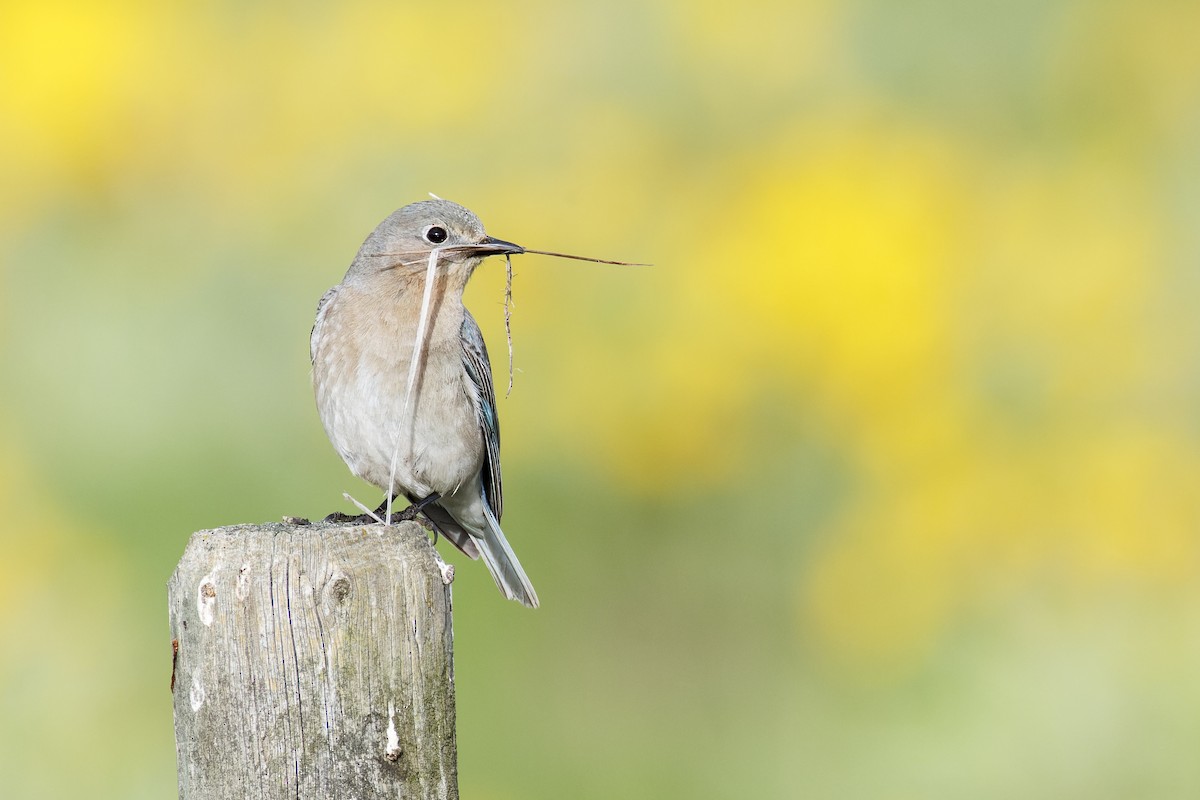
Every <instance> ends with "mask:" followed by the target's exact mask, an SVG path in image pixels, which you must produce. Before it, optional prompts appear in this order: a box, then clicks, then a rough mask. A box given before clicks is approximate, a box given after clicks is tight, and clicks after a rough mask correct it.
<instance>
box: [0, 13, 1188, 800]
mask: <svg viewBox="0 0 1200 800" xmlns="http://www.w3.org/2000/svg"><path fill="white" fill-rule="evenodd" d="M1198 31H1200V5H1197V4H1196V3H1195V2H1193V0H1157V1H1156V2H1152V3H1143V2H1134V1H1133V0H1100V1H1099V2H1085V1H1084V0H1038V1H1037V2H1033V1H1032V0H1016V2H1000V0H967V2H951V1H950V0H916V1H915V2H909V3H899V2H888V1H887V0H786V1H780V2H770V1H769V0H767V1H764V2H757V1H755V0H751V2H748V3H742V4H739V5H738V7H737V10H736V11H735V10H722V8H721V7H720V6H719V5H714V4H697V3H692V2H684V1H683V0H674V1H672V2H660V3H652V4H646V3H640V2H632V1H631V0H612V1H611V2H607V3H571V4H562V3H552V2H544V1H539V0H513V2H508V3H503V4H501V3H483V2H465V3H453V4H442V5H437V4H428V3H426V4H419V5H416V4H410V3H404V2H401V3H396V2H368V1H365V0H347V1H346V2H341V3H338V4H336V5H334V4H321V3H302V4H291V3H289V4H284V3H241V2H224V3H209V4H202V5H199V6H195V7H193V6H189V5H186V4H164V3H154V2H148V1H141V0H121V1H117V2H110V3H103V4H101V3H90V2H82V1H81V2H62V1H59V0H53V1H51V2H40V3H32V2H31V3H20V2H10V3H6V4H4V5H3V7H2V10H0V204H2V207H0V260H2V271H0V359H2V362H0V363H2V367H3V369H2V372H0V519H2V522H0V785H3V787H4V789H3V794H4V796H5V797H10V798H62V797H76V796H87V797H92V798H122V800H129V799H131V798H162V797H171V796H173V793H174V792H175V760H174V759H175V755H174V747H173V734H172V724H171V706H170V695H169V693H168V691H167V680H168V675H169V672H170V653H169V632H168V628H167V620H166V593H165V583H166V581H167V578H168V577H169V576H170V574H171V571H172V570H173V568H174V565H175V563H176V561H177V559H178V558H179V556H180V555H181V554H182V552H183V548H184V546H185V544H186V542H187V538H188V536H189V534H190V533H191V532H192V531H194V530H197V529H203V528H211V527H217V526H220V525H225V524H231V523H238V522H258V521H269V520H278V519H279V518H280V517H281V516H282V515H284V514H292V515H300V516H309V517H318V516H321V515H324V514H326V513H328V512H330V511H333V510H337V509H340V510H350V508H349V506H348V504H346V503H345V502H344V501H343V500H342V492H343V491H349V492H351V493H352V494H354V495H355V496H357V497H359V498H360V499H362V500H363V501H364V502H367V503H370V504H372V505H373V504H374V502H375V501H376V499H377V497H376V495H377V494H378V492H377V491H376V490H374V489H373V488H370V487H367V486H366V485H365V484H362V483H360V482H358V481H356V480H355V479H353V478H352V477H351V476H350V474H349V472H348V471H347V470H346V468H345V467H344V466H343V464H342V463H341V461H340V460H339V459H338V458H337V456H336V455H335V454H334V452H333V450H332V448H331V447H330V445H329V444H328V442H327V441H326V439H325V435H324V433H323V431H322V429H321V426H320V423H319V421H318V419H317V416H316V412H315V409H314V406H313V401H312V396H311V389H310V386H309V364H308V334H309V328H310V326H311V323H312V317H313V313H314V310H315V306H316V301H317V299H318V298H319V297H320V296H321V294H322V292H324V291H325V289H326V288H328V287H329V286H331V285H333V284H334V283H337V282H338V281H339V280H340V279H341V276H342V274H343V272H344V270H345V268H346V266H347V265H348V264H349V262H350V259H351V258H352V257H353V255H354V253H355V251H356V249H357V248H358V246H359V244H360V243H361V242H362V240H363V238H365V237H366V235H367V234H368V233H369V232H370V231H371V230H372V228H373V227H374V226H375V225H376V224H377V223H378V222H379V221H380V220H382V219H383V218H384V217H385V216H386V215H387V214H388V213H390V212H391V211H392V210H393V209H395V208H397V207H399V206H401V205H404V204H406V203H408V202H411V201H414V200H419V199H423V198H424V197H425V196H426V193H427V192H435V193H437V194H438V195H440V196H442V197H445V198H448V199H452V200H455V201H458V202H460V203H462V204H464V205H466V206H468V207H469V208H471V209H473V210H474V211H476V212H477V213H478V214H479V215H480V216H481V217H482V218H483V220H484V221H485V223H486V224H487V226H488V231H489V233H491V234H492V235H495V236H499V237H502V238H506V239H510V240H513V241H516V242H519V243H522V244H524V245H527V246H530V247H536V248H544V249H553V250H563V251H567V252H573V253H581V254H584V255H591V256H598V257H602V258H615V259H626V260H634V261H649V262H653V264H654V266H653V267H652V268H623V267H607V266H601V265H587V264H580V263H576V262H566V261H559V260H554V259H547V258H542V257H537V256H525V257H520V258H518V259H517V260H516V261H515V266H516V272H517V274H516V278H515V282H514V288H513V291H514V295H515V308H514V315H513V336H514V340H515V342H514V345H515V355H516V368H517V374H516V385H515V388H514V389H513V391H512V395H511V396H510V397H509V398H507V399H504V400H502V401H501V406H500V413H501V418H502V422H503V426H502V427H503V433H504V439H503V442H504V468H505V490H506V502H505V510H506V512H507V513H506V514H505V518H504V523H505V530H506V532H507V533H508V535H509V538H510V540H511V541H512V542H513V544H514V546H515V548H516V550H517V551H518V552H519V553H520V556H521V559H522V561H523V562H524V564H525V566H526V568H527V570H528V572H529V573H530V575H531V576H532V578H533V581H534V583H535V585H536V586H537V588H538V591H539V593H540V594H541V598H542V601H543V604H544V607H543V608H542V609H541V610H539V611H537V612H529V611H526V610H524V609H522V608H520V607H519V606H517V605H516V604H513V603H508V602H505V601H503V600H502V599H501V597H500V596H499V595H498V594H497V592H496V589H495V588H494V586H493V585H492V583H491V580H490V579H489V577H488V575H487V572H486V570H484V569H483V568H482V567H481V566H479V565H477V564H469V565H463V564H462V560H461V559H459V560H458V563H459V564H460V569H459V577H458V579H457V581H456V582H455V584H454V599H455V640H456V647H457V652H456V655H457V682H458V698H459V704H458V708H459V719H458V733H459V745H460V764H459V769H460V776H461V787H462V793H463V796H464V797H470V798H480V799H487V800H505V799H508V798H514V799H515V798H562V797H571V798H584V799H587V798H611V797H662V798H668V797H687V798H729V797H770V798H792V797H815V798H838V799H839V800H840V799H842V798H846V799H855V798H962V797H972V798H1013V797H1022V798H1088V800H1094V799H1095V798H1147V797H1155V798H1185V797H1189V798H1190V797H1196V796H1200V762H1197V760H1196V752H1197V748H1200V677H1198V676H1200V558H1198V557H1200V539H1198V536H1200V487H1198V483H1200V315H1198V314H1197V313H1196V311H1195V306H1196V297H1197V292H1198V291H1200V271H1198V269H1197V268H1198V266H1200V224H1198V223H1200V48H1197V47H1196V46H1195V42H1196V35H1197V32H1198ZM503 273H504V269H503V262H502V261H500V260H498V259H494V260H493V261H492V262H489V263H488V264H487V265H485V267H484V268H483V269H482V270H481V271H480V272H479V273H478V274H477V277H476V278H475V280H474V282H473V284H472V286H471V289H470V291H469V293H468V305H469V306H470V307H471V308H472V309H473V311H474V313H475V316H476V317H477V318H478V319H479V321H480V324H481V325H482V327H483V328H484V332H485V335H486V336H487V337H488V339H489V341H490V342H491V349H492V355H493V362H494V363H493V366H494V368H495V372H496V373H497V376H498V383H500V384H501V385H502V384H503V383H504V382H505V380H504V377H503V376H504V373H505V372H506V364H505V363H504V362H505V347H504V339H503V337H504V329H503V308H502V297H503V286H504V274H503ZM441 549H442V551H443V553H444V554H447V555H448V553H447V551H448V548H446V547H445V546H444V545H443V546H442V548H441Z"/></svg>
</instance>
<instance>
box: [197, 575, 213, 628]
mask: <svg viewBox="0 0 1200 800" xmlns="http://www.w3.org/2000/svg"><path fill="white" fill-rule="evenodd" d="M196 610H197V611H198V612H199V613H200V621H201V622H203V623H204V624H205V625H212V624H213V620H214V619H216V617H217V587H216V585H215V584H214V583H213V575H212V573H211V572H210V573H208V574H207V575H205V576H204V577H203V578H201V579H200V585H199V586H198V587H197V588H196Z"/></svg>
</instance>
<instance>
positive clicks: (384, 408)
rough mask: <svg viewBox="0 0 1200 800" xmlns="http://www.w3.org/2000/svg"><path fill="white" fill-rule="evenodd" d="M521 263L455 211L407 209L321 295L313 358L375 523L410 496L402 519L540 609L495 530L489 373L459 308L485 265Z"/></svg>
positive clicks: (450, 207) (330, 425) (497, 510)
mask: <svg viewBox="0 0 1200 800" xmlns="http://www.w3.org/2000/svg"><path fill="white" fill-rule="evenodd" d="M522 252H525V250H524V249H523V248H521V247H520V246H518V245H515V244H512V243H511V242H505V241H502V240H500V239H493V238H492V237H490V236H488V235H487V234H486V233H485V232H484V230H483V224H482V223H481V222H480V221H479V218H478V217H476V216H475V215H474V214H473V213H471V212H470V211H468V210H467V209H465V208H463V207H462V206H460V205H457V204H455V203H451V202H448V201H446V200H440V199H434V200H427V201H424V202H419V203H413V204H412V205H408V206H405V207H404V208H401V209H399V210H398V211H396V212H394V213H393V214H392V215H391V216H389V217H388V218H387V219H385V220H384V221H383V222H382V223H381V224H380V225H379V227H377V228H376V229H375V231H374V232H373V233H372V234H371V235H370V236H368V237H367V240H366V241H365V242H364V243H363V245H362V247H361V248H360V249H359V251H358V255H357V256H356V257H355V258H354V261H353V262H352V263H351V264H350V268H349V270H347V272H346V276H345V277H344V278H343V279H342V282H341V283H340V284H338V285H337V286H335V287H333V288H332V289H330V290H329V291H328V292H326V293H325V296H324V297H322V298H321V301H320V303H318V305H317V319H316V323H315V324H314V326H313V330H312V338H311V343H310V344H311V349H310V353H311V356H312V365H313V388H314V390H315V393H316V399H317V409H318V411H319V413H320V416H321V422H322V424H323V425H324V426H325V432H326V433H327V434H328V435H329V439H330V441H331V442H333V446H334V448H335V449H336V450H337V452H338V455H340V456H341V457H342V459H343V460H344V461H345V462H346V464H347V465H348V466H349V467H350V471H351V472H353V473H354V474H355V475H357V476H358V477H360V478H362V479H364V480H366V481H368V482H370V483H372V484H374V485H376V486H378V487H379V488H381V489H383V490H384V492H385V493H386V495H385V498H384V503H383V504H382V505H381V506H380V509H379V510H378V511H377V512H376V513H377V514H382V513H384V512H385V509H386V511H387V512H389V514H390V510H391V499H392V498H394V497H405V498H407V499H408V500H409V502H410V503H412V505H411V506H409V508H408V509H407V510H406V512H405V515H404V516H406V517H409V518H411V516H412V515H413V514H415V513H416V512H419V513H421V514H423V515H424V516H425V517H426V519H427V520H428V521H429V523H430V524H431V525H432V527H433V529H434V530H435V531H437V532H438V533H440V534H442V535H443V536H445V537H446V538H447V539H449V540H450V541H451V542H453V543H454V545H455V546H456V547H458V549H460V550H462V551H463V552H464V553H466V554H467V555H468V556H470V557H471V558H475V559H477V558H479V557H480V556H482V557H483V561H484V563H485V564H486V565H487V568H488V571H489V572H490V573H491V575H492V578H493V579H494V580H495V581H496V585H497V586H498V587H500V591H501V592H503V593H504V596H505V597H507V598H509V599H511V600H516V601H518V602H520V603H524V604H525V605H526V606H529V607H531V608H536V607H537V605H538V597H537V592H535V591H534V589H533V585H532V584H531V583H530V582H529V578H528V577H527V576H526V575H525V570H523V569H522V568H521V562H520V561H518V560H517V556H516V554H514V553H513V551H512V548H511V547H510V546H509V544H508V541H507V540H506V539H505V538H504V532H503V531H502V530H501V529H500V515H501V512H502V510H503V501H502V499H501V483H500V428H499V424H498V421H497V418H496V396H495V389H494V388H493V385H492V370H491V364H490V362H489V361H488V354H487V348H486V347H485V346H484V342H483V335H482V334H481V333H480V331H479V326H478V325H476V324H475V320H474V319H473V318H472V317H471V314H470V313H469V312H468V311H467V309H466V308H465V307H464V306H463V290H464V289H465V288H466V285H467V281H468V280H470V278H471V274H472V273H473V272H474V271H475V268H476V267H478V266H479V265H480V263H482V261H483V259H484V258H486V257H487V256H491V255H511V254H516V253H522ZM395 518H396V517H392V519H395ZM389 521H390V520H389Z"/></svg>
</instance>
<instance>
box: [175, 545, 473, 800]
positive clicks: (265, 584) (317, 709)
mask: <svg viewBox="0 0 1200 800" xmlns="http://www.w3.org/2000/svg"><path fill="white" fill-rule="evenodd" d="M443 568H444V569H443ZM444 573H445V575H444ZM443 576H444V577H443ZM452 576H453V572H452V571H451V570H450V568H446V567H445V565H443V564H441V562H440V559H438V558H437V555H436V553H435V552H434V549H433V546H432V544H431V543H430V541H429V539H428V537H427V536H426V534H425V532H424V530H422V529H421V528H420V527H419V526H418V525H416V524H415V523H411V522H410V523H402V524H400V525H396V526H393V527H391V528H385V527H383V526H382V525H371V526H353V525H351V526H340V525H333V524H324V523H319V524H315V525H284V524H273V525H237V526H233V527H228V528H218V529H216V530H211V531H200V532H198V533H196V534H194V535H193V536H192V538H191V541H190V542H189V543H188V546H187V550H186V551H185V552H184V554H183V558H182V559H181V560H180V562H179V566H178V567H176V569H175V574H174V575H173V576H172V577H171V580H170V582H169V584H168V596H169V604H170V619H171V636H172V637H173V639H174V640H175V646H176V647H177V649H176V652H175V660H176V663H175V666H174V673H173V675H172V689H171V690H172V693H173V695H174V703H175V746H176V751H177V754H178V760H179V796H180V798H181V800H245V798H247V797H254V798H280V799H282V798H289V799H290V800H296V798H302V799H303V800H307V799H308V798H312V799H313V800H318V799H320V800H323V799H324V798H335V797H336V798H354V799H355V800H373V798H383V797H387V798H408V797H411V798H449V799H451V800H456V798H458V775H457V763H456V762H457V753H456V749H455V742H454V662H453V648H452V636H453V634H452V630H451V613H450V586H449V585H448V584H449V579H450V578H451V577H452Z"/></svg>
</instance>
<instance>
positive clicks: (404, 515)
mask: <svg viewBox="0 0 1200 800" xmlns="http://www.w3.org/2000/svg"><path fill="white" fill-rule="evenodd" d="M441 499H442V496H441V495H440V494H438V493H437V492H434V493H433V494H431V495H429V496H428V497H423V498H421V499H420V500H418V501H416V502H415V503H410V504H409V506H408V508H406V509H404V510H403V511H401V512H400V513H399V514H392V519H393V520H400V521H402V522H403V521H405V520H413V519H416V518H417V515H418V514H420V513H421V511H422V510H423V509H424V508H425V506H427V505H429V504H430V503H436V502H437V501H438V500H441ZM384 505H387V503H386V501H385V502H384ZM375 513H376V514H378V513H379V511H376V512H375Z"/></svg>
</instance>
